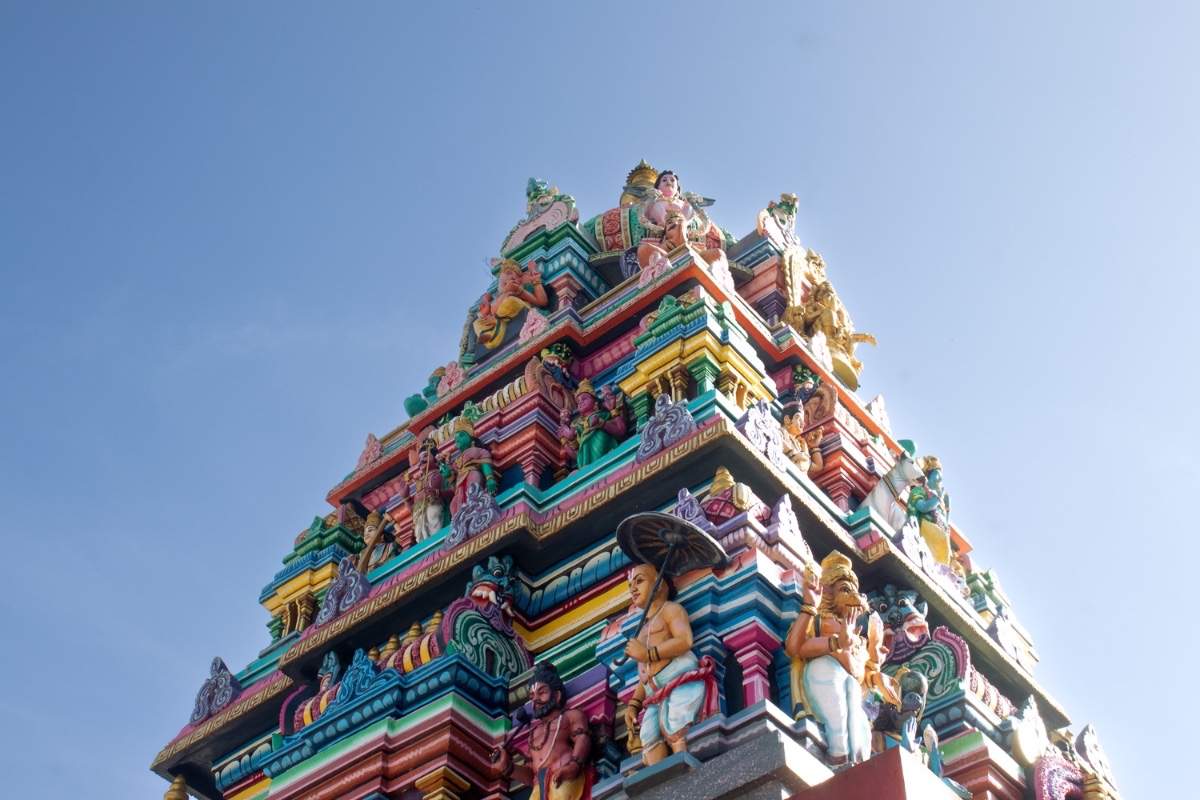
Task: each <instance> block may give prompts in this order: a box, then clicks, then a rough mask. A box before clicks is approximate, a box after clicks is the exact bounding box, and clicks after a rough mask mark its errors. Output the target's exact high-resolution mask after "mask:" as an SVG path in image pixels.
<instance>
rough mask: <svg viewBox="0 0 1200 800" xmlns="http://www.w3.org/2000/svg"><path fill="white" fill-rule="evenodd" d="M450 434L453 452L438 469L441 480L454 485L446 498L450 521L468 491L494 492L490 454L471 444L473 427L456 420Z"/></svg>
mask: <svg viewBox="0 0 1200 800" xmlns="http://www.w3.org/2000/svg"><path fill="white" fill-rule="evenodd" d="M453 430H454V446H455V448H456V452H455V454H454V456H453V458H452V459H451V460H450V461H449V462H445V461H442V462H440V463H439V465H438V468H439V469H440V470H441V473H442V479H443V480H445V481H446V482H447V483H452V484H453V485H454V490H453V492H452V494H451V495H450V516H451V517H453V516H454V515H455V514H456V513H458V508H459V506H461V505H462V504H463V502H464V501H465V500H466V499H467V488H468V487H470V486H479V487H481V488H484V489H486V490H487V492H488V494H493V495H494V494H495V493H496V489H497V488H498V484H497V482H496V468H495V467H494V466H492V454H491V452H490V451H488V449H487V448H486V447H483V446H481V445H480V444H479V443H478V442H476V441H475V426H474V425H473V424H472V423H471V421H470V420H469V419H467V418H466V417H465V416H460V417H457V418H456V419H455V420H454V429H453Z"/></svg>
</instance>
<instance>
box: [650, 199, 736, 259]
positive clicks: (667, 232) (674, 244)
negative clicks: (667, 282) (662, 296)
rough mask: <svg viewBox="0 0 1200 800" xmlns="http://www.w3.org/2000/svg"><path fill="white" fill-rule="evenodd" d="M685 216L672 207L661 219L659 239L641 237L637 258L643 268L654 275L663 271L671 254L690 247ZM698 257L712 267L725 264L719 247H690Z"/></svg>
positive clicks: (722, 251)
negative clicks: (661, 231) (661, 230)
mask: <svg viewBox="0 0 1200 800" xmlns="http://www.w3.org/2000/svg"><path fill="white" fill-rule="evenodd" d="M687 226H688V222H687V218H686V217H685V216H684V215H683V214H682V213H681V212H679V211H676V210H674V209H672V210H671V211H668V212H667V216H666V219H665V220H664V221H663V235H662V238H661V239H657V240H651V239H643V240H642V242H641V244H639V245H638V249H637V258H638V264H640V265H641V267H642V269H643V270H646V271H650V272H653V273H654V274H655V275H657V274H660V273H661V272H663V271H665V269H666V268H667V267H669V266H670V263H671V254H672V253H675V252H676V251H679V250H680V249H681V248H683V247H690V245H691V241H690V240H689V239H687V230H688V228H687ZM692 249H693V252H694V253H696V255H698V256H699V257H700V258H702V259H704V261H705V263H707V264H708V265H709V267H710V268H712V269H714V270H715V269H717V268H718V267H719V266H720V265H726V267H727V262H726V258H725V251H724V250H722V249H721V248H719V247H703V248H700V249H696V248H692Z"/></svg>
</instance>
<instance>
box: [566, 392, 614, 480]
mask: <svg viewBox="0 0 1200 800" xmlns="http://www.w3.org/2000/svg"><path fill="white" fill-rule="evenodd" d="M601 395H602V399H601V398H597V397H596V392H595V390H594V389H593V388H592V382H591V381H590V380H588V379H587V378H584V379H583V380H582V381H581V382H580V384H579V388H578V389H576V390H575V413H574V414H572V413H571V412H570V411H568V410H567V409H565V408H564V409H563V410H562V413H561V414H560V416H559V426H558V436H559V438H560V439H561V440H562V445H563V456H564V458H574V459H575V466H576V467H577V468H579V467H586V466H587V465H588V464H593V463H595V462H596V461H598V460H600V459H601V458H603V457H604V456H605V455H606V454H608V453H609V452H611V451H612V450H613V448H615V447H616V446H617V445H618V444H620V443H621V441H622V440H623V439H624V438H625V435H626V433H627V431H628V429H627V426H626V423H625V397H624V395H622V394H621V393H620V391H618V390H615V389H613V387H612V386H605V387H604V388H603V389H602V390H601Z"/></svg>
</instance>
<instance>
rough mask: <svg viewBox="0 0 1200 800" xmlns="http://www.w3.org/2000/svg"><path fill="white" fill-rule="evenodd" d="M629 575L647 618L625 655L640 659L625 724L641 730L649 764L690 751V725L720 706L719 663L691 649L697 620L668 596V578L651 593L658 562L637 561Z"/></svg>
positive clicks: (632, 595) (633, 597)
mask: <svg viewBox="0 0 1200 800" xmlns="http://www.w3.org/2000/svg"><path fill="white" fill-rule="evenodd" d="M627 578H628V580H629V597H630V601H631V604H632V605H633V606H634V607H636V608H640V609H642V611H643V614H644V615H645V619H646V623H645V624H644V625H643V627H642V630H641V632H640V633H639V634H638V635H637V636H636V637H635V638H633V639H630V640H629V642H628V643H626V645H625V655H626V656H628V657H629V658H632V659H633V660H634V661H636V662H637V665H638V686H637V689H635V690H634V692H633V696H632V697H631V698H630V700H629V704H628V706H627V707H626V709H625V725H626V727H627V728H628V730H629V731H630V732H631V734H632V733H633V732H634V731H636V732H637V738H639V739H640V740H641V745H642V763H643V764H646V765H650V764H657V763H658V762H659V761H661V760H662V759H663V758H665V757H666V756H667V755H668V754H669V753H680V752H684V751H686V750H687V732H688V727H689V726H690V725H692V724H693V723H695V722H698V721H699V720H701V719H703V718H704V717H707V716H709V715H710V714H712V713H714V712H715V710H716V708H717V704H718V695H717V682H716V677H715V675H714V672H715V669H716V664H715V662H713V660H712V659H711V658H709V657H707V656H706V657H704V658H703V659H697V658H696V655H695V653H693V652H692V624H691V621H690V620H689V619H688V615H687V612H686V611H685V610H684V608H683V606H681V605H679V604H678V603H676V602H674V601H672V600H670V599H669V597H670V594H671V584H670V580H669V579H666V580H663V581H661V582H660V583H659V585H658V591H657V592H655V594H654V595H653V596H651V594H650V592H651V589H652V588H653V587H654V586H655V583H656V581H657V579H658V570H657V569H656V568H655V566H654V565H653V564H637V565H636V566H634V567H632V568H631V569H630V570H629V572H628V573H627ZM639 712H642V719H641V727H638V713H639Z"/></svg>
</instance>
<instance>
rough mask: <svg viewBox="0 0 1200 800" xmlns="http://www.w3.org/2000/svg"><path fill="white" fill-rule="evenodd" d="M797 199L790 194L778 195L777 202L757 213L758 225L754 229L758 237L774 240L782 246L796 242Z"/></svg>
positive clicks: (774, 201)
mask: <svg viewBox="0 0 1200 800" xmlns="http://www.w3.org/2000/svg"><path fill="white" fill-rule="evenodd" d="M798 204H799V198H798V197H796V195H794V194H792V193H791V192H784V193H783V194H781V195H779V200H777V201H776V200H772V201H771V202H770V203H768V204H767V207H766V208H765V209H763V210H762V211H760V212H758V223H757V225H756V226H755V229H756V230H757V231H758V235H759V236H764V237H767V238H768V239H774V240H776V241H777V242H779V243H780V244H782V245H789V244H792V243H794V242H795V241H796V206H797V205H798Z"/></svg>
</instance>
